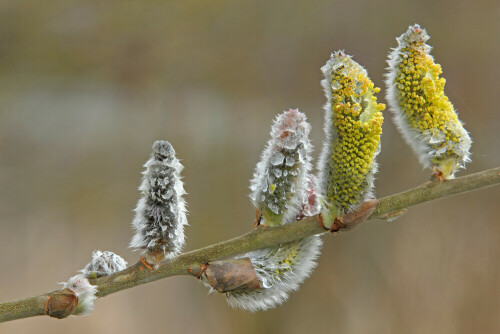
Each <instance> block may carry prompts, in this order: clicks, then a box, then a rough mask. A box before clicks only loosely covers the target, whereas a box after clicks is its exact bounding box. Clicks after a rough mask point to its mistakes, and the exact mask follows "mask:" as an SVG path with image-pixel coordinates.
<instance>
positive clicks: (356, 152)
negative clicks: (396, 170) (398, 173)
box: [318, 51, 385, 228]
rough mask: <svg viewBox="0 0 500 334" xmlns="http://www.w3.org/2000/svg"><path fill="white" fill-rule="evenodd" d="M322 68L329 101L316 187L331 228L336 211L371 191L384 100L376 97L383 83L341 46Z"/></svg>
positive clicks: (350, 207) (352, 205) (348, 207)
mask: <svg viewBox="0 0 500 334" xmlns="http://www.w3.org/2000/svg"><path fill="white" fill-rule="evenodd" d="M321 70H322V71H323V75H324V79H323V80H322V81H321V84H322V86H323V89H324V91H325V95H326V98H327V102H326V104H325V106H324V111H325V135H326V141H325V143H324V145H323V150H322V152H321V156H320V160H319V165H318V170H319V177H318V192H319V194H320V195H321V202H322V205H323V208H322V212H321V214H322V218H323V224H324V225H325V227H328V228H329V227H331V225H332V223H333V221H334V219H335V217H337V216H339V215H342V214H345V213H347V212H349V211H351V210H353V209H355V208H356V207H357V206H359V205H360V204H362V203H363V202H365V201H366V200H368V199H369V198H372V197H373V176H374V174H375V172H376V171H377V163H376V161H375V157H376V156H377V154H378V153H379V151H380V136H381V134H382V122H383V120H384V119H383V116H382V110H384V108H385V105H383V104H380V103H377V98H376V97H375V94H376V93H378V92H379V90H380V89H379V88H375V87H374V85H373V82H372V81H371V80H370V78H369V77H368V73H367V72H366V70H365V69H364V68H363V67H362V66H361V65H359V64H358V63H356V62H355V61H354V60H352V58H351V56H348V55H346V54H345V53H344V52H343V51H338V52H335V53H333V54H332V55H331V57H330V59H329V60H328V61H327V63H326V64H325V66H323V67H322V69H321Z"/></svg>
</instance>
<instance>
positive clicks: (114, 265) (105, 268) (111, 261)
mask: <svg viewBox="0 0 500 334" xmlns="http://www.w3.org/2000/svg"><path fill="white" fill-rule="evenodd" d="M125 268H127V261H125V260H124V259H123V258H122V257H121V256H120V255H117V254H115V253H113V252H109V251H104V252H101V251H100V250H95V251H94V252H92V260H91V261H90V262H89V263H88V264H87V265H86V266H85V268H84V269H83V270H82V271H81V272H82V274H83V276H85V277H86V278H98V277H101V276H108V275H111V274H113V273H115V272H118V271H122V270H124V269H125Z"/></svg>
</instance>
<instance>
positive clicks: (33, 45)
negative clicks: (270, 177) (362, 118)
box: [0, 0, 500, 333]
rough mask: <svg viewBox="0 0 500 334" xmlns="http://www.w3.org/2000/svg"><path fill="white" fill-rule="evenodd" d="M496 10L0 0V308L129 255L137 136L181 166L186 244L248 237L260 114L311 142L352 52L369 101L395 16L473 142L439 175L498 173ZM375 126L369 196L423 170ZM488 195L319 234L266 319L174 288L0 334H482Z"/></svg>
mask: <svg viewBox="0 0 500 334" xmlns="http://www.w3.org/2000/svg"><path fill="white" fill-rule="evenodd" d="M499 17H500V2H499V1H497V0H492V1H487V0H482V1H475V2H474V3H473V4H472V3H471V2H470V1H465V0H455V1H394V0H385V1H358V0H349V1H331V0H330V1H307V2H306V1H300V0H297V1H289V0H287V1H272V2H270V1H238V2H237V1H224V0H214V1H207V2H205V1H189V0H185V1H117V0H110V1H105V2H103V1H69V0H65V1H63V0H45V1H37V0H21V1H14V0H12V1H8V0H7V1H5V0H4V1H0V254H2V255H1V256H0V267H1V268H2V275H1V278H0V300H1V301H6V300H11V299H17V298H21V297H26V296H30V295H34V294H38V293H41V292H45V291H49V290H52V289H55V288H57V287H58V285H57V284H56V283H57V282H61V281H65V280H66V279H67V278H69V277H70V276H71V275H74V274H75V272H76V271H77V270H79V269H81V268H83V266H84V265H85V264H86V263H87V262H88V261H89V259H90V254H91V252H92V251H93V250H94V249H101V250H111V251H114V252H117V253H118V254H120V255H122V256H123V257H124V258H125V259H126V260H128V261H129V262H130V263H134V262H135V261H136V260H137V254H136V253H133V252H131V251H130V250H129V249H128V248H127V244H128V242H129V240H130V237H131V235H132V232H131V228H130V222H131V220H132V217H133V212H132V209H133V208H134V207H135V204H136V201H137V199H138V196H139V192H138V191H137V187H138V185H139V181H140V172H141V171H142V165H143V163H144V162H145V161H146V160H147V159H148V157H149V155H150V152H151V144H152V142H153V141H154V140H156V139H166V140H169V141H171V142H172V144H173V145H174V147H175V149H176V150H177V153H178V156H179V157H180V158H181V159H182V160H183V164H184V165H185V171H184V173H183V175H184V181H185V187H186V189H187V191H188V193H189V194H188V195H187V197H186V198H187V201H188V203H189V211H190V215H189V222H190V226H189V227H188V228H187V231H186V233H187V247H186V250H192V249H196V248H199V247H202V246H206V245H209V244H212V243H215V242H219V241H222V240H225V239H228V238H232V237H235V236H238V235H240V234H243V233H245V232H247V231H248V230H250V229H251V228H252V221H253V217H254V209H253V207H252V205H251V204H250V201H249V199H248V197H247V195H248V193H249V190H248V184H249V179H250V177H251V175H252V171H253V168H254V166H255V164H256V163H257V162H258V157H259V154H260V152H261V150H262V149H263V147H264V144H265V142H266V141H267V139H268V136H269V129H270V124H271V120H272V119H273V118H274V116H275V115H276V114H277V113H280V112H281V111H282V110H285V109H287V108H290V107H293V108H300V110H301V111H304V112H305V113H307V115H308V118H309V120H310V122H311V124H312V126H313V133H312V140H313V143H314V145H315V147H317V148H319V147H320V146H321V140H322V133H323V132H322V117H323V116H322V111H321V106H322V105H323V103H324V101H325V98H324V96H323V92H322V89H321V88H320V84H319V81H320V80H321V72H320V67H321V66H322V65H323V64H324V63H325V61H326V60H327V59H328V57H329V55H330V52H332V51H334V50H337V49H345V50H346V52H347V53H349V54H353V55H354V57H355V60H357V61H358V62H359V63H361V64H362V65H364V66H365V67H366V68H367V70H368V71H369V73H370V76H371V78H372V79H373V81H374V82H375V84H376V85H377V86H379V87H381V88H382V93H381V94H379V101H381V102H384V103H385V99H384V97H383V96H384V94H383V92H384V87H383V73H384V68H385V67H386V63H385V59H386V55H387V53H388V51H389V48H390V47H394V46H396V40H395V37H396V36H399V35H400V34H401V33H403V32H404V31H405V30H406V28H407V27H408V25H410V24H413V23H415V22H417V23H420V24H421V25H422V26H423V27H425V28H427V30H428V32H429V33H430V35H431V36H432V38H431V40H430V41H429V43H430V44H431V45H433V46H434V50H433V55H434V56H435V58H436V60H437V62H438V63H440V64H441V65H442V67H443V70H444V77H445V78H446V79H447V85H446V93H447V95H448V96H449V98H450V99H451V101H452V102H453V103H454V105H455V107H456V109H457V110H458V111H459V113H460V118H461V119H462V120H463V121H464V122H465V124H466V128H467V130H468V131H470V133H471V137H472V138H473V140H474V143H473V146H472V152H473V155H472V160H473V163H471V164H469V165H468V168H467V171H466V172H464V171H462V172H460V173H459V175H464V174H465V173H472V172H477V171H480V170H483V169H487V168H491V167H496V166H499V165H500V154H499V152H500V150H499V146H500V133H499V131H498V130H499V129H500V114H499V112H500V107H499V104H498V87H499V85H498V83H499V79H498V78H499V77H500V66H498V61H499V60H500V19H499ZM385 116H386V122H385V123H384V134H383V137H382V138H383V139H382V140H383V144H382V146H383V147H382V148H383V150H382V153H381V154H380V156H379V162H380V173H379V174H378V179H377V181H376V186H377V194H378V196H380V197H382V196H386V195H390V194H393V193H395V192H399V191H403V190H405V189H408V188H410V187H414V186H417V185H419V184H421V183H423V182H425V181H427V179H428V177H429V171H428V170H426V171H424V170H422V168H421V166H420V165H419V164H418V162H417V159H416V157H415V156H414V155H413V154H412V152H411V151H410V150H409V148H408V147H407V146H406V144H405V143H404V142H403V141H402V139H401V137H400V135H399V134H398V133H397V132H396V130H395V127H394V125H393V123H392V122H391V119H390V115H389V112H388V111H387V112H385ZM317 153H318V152H315V156H317ZM499 196H500V188H499V187H496V188H489V189H484V190H480V191H477V192H473V193H468V194H463V195H460V196H457V197H453V198H447V199H444V200H441V201H439V202H435V203H427V204H423V205H420V206H418V207H414V208H412V209H411V210H409V212H408V213H407V215H406V216H404V217H402V218H401V219H399V220H398V221H396V222H394V223H388V222H372V223H367V224H364V225H362V226H360V227H359V228H357V229H355V230H354V231H352V232H350V233H344V234H341V235H336V236H333V237H332V236H328V237H326V238H325V247H324V250H323V255H322V257H321V258H320V260H319V266H318V269H317V270H316V271H315V272H314V273H313V275H312V277H311V278H309V279H308V280H307V281H306V282H305V283H304V284H303V286H302V288H301V290H300V291H299V292H297V293H293V294H292V295H291V297H290V299H289V301H288V302H287V303H286V304H284V305H283V306H281V307H278V308H276V309H274V310H271V311H268V312H258V313H255V314H252V313H248V312H243V311H238V310H232V309H230V308H229V307H228V306H227V305H226V302H225V300H224V298H223V296H221V295H217V294H212V295H207V289H206V288H205V287H204V286H202V285H201V284H200V283H199V282H197V281H196V280H195V279H193V278H188V277H174V278H170V279H167V280H161V281H158V282H155V283H150V284H147V285H143V286H140V287H137V288H134V289H130V290H126V291H123V292H120V293H117V294H113V295H111V296H108V297H106V298H103V299H100V300H98V301H97V304H96V310H95V311H94V313H93V314H92V315H91V316H87V317H71V318H69V319H67V320H64V321H57V320H53V319H49V318H47V317H38V318H31V319H26V320H19V321H15V322H11V323H5V324H1V325H0V332H1V333H33V332H35V331H36V332H37V333H66V332H69V331H71V332H72V333H90V332H92V333H111V332H113V333H151V332H158V331H163V332H168V333H188V332H189V333H192V332H197V333H304V332H306V331H307V332H322V333H473V332H481V333H498V332H500V224H499V220H500V219H499V217H498V216H499V214H500V210H499V205H498V204H499Z"/></svg>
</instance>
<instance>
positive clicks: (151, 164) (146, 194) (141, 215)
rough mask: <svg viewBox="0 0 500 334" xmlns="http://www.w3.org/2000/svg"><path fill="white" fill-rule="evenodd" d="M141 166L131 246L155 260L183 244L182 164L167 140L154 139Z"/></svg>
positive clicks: (184, 214)
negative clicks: (142, 169)
mask: <svg viewBox="0 0 500 334" xmlns="http://www.w3.org/2000/svg"><path fill="white" fill-rule="evenodd" d="M144 167H145V168H146V170H145V171H144V172H143V178H142V183H141V185H140V187H139V190H140V191H141V193H142V196H141V198H140V199H139V202H138V203H137V207H136V209H135V212H136V215H135V218H134V220H133V222H132V226H133V228H134V230H135V234H134V236H133V238H132V240H131V242H130V247H133V248H137V249H143V250H144V254H145V255H146V260H148V262H152V263H156V262H158V261H159V260H160V259H161V258H162V257H163V256H164V257H165V258H166V259H169V258H172V257H174V256H176V255H177V254H179V253H180V251H181V249H182V247H183V246H184V225H187V217H186V204H185V202H184V199H183V198H182V196H183V195H184V194H185V193H186V192H185V191H184V186H183V183H182V181H181V176H180V172H181V170H182V169H183V166H182V165H181V163H180V162H179V160H178V159H177V158H176V157H175V151H174V148H173V147H172V145H170V143H169V142H168V141H155V142H154V144H153V154H152V155H151V158H150V159H149V160H148V161H147V162H146V164H145V165H144Z"/></svg>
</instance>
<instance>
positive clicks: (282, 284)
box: [226, 235, 323, 312]
mask: <svg viewBox="0 0 500 334" xmlns="http://www.w3.org/2000/svg"><path fill="white" fill-rule="evenodd" d="M322 244H323V243H322V241H321V238H320V237H319V236H317V235H316V236H312V237H307V238H304V239H301V240H299V241H295V242H291V243H288V244H284V245H280V246H277V247H272V248H266V249H261V250H258V251H255V252H251V253H247V254H244V255H242V256H240V258H246V257H248V258H250V261H251V262H252V264H253V266H254V269H255V272H256V273H257V277H258V279H259V283H260V286H261V288H260V289H257V290H243V291H234V292H227V293H226V299H227V301H228V303H229V305H230V306H232V307H235V308H241V309H243V310H248V311H251V312H255V311H265V310H267V309H270V308H274V307H276V306H278V305H280V304H282V303H283V302H285V301H286V300H287V299H288V295H289V294H290V292H292V291H296V290H298V288H299V286H300V284H301V283H302V282H303V281H304V280H305V279H306V278H307V277H309V275H311V273H312V271H313V270H314V268H315V267H316V259H317V258H318V256H319V255H320V253H321V246H322Z"/></svg>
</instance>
